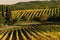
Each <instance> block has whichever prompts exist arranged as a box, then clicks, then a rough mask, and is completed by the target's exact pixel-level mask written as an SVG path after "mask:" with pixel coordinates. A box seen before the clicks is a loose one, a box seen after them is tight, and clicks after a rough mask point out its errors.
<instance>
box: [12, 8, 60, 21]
mask: <svg viewBox="0 0 60 40" xmlns="http://www.w3.org/2000/svg"><path fill="white" fill-rule="evenodd" d="M11 13H12V18H13V19H14V18H17V19H18V20H19V19H21V18H22V17H23V16H24V17H26V18H27V19H33V18H35V17H41V15H44V14H46V15H48V16H49V17H52V16H60V9H59V8H51V9H34V10H17V11H11Z"/></svg>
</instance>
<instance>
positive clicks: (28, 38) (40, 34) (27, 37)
mask: <svg viewBox="0 0 60 40" xmlns="http://www.w3.org/2000/svg"><path fill="white" fill-rule="evenodd" d="M48 26H49V27H48ZM59 26H60V25H33V26H32V25H31V26H20V27H22V28H20V27H16V28H12V29H11V28H9V29H3V30H0V40H60V27H59Z"/></svg>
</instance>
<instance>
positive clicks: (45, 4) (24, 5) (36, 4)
mask: <svg viewBox="0 0 60 40" xmlns="http://www.w3.org/2000/svg"><path fill="white" fill-rule="evenodd" d="M3 7H4V11H5V10H6V5H3ZM54 7H55V8H56V7H59V8H60V2H58V1H31V2H20V3H17V4H14V5H10V6H9V8H10V9H11V10H23V9H24V10H25V9H41V8H54ZM1 8H2V5H0V11H1Z"/></svg>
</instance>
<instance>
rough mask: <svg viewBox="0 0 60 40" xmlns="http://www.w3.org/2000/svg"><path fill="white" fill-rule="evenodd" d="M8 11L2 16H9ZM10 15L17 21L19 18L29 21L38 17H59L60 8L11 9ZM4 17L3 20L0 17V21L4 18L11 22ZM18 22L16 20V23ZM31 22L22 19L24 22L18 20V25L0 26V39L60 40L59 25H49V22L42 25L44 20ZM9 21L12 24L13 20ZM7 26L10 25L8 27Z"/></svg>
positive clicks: (41, 18) (44, 18)
mask: <svg viewBox="0 0 60 40" xmlns="http://www.w3.org/2000/svg"><path fill="white" fill-rule="evenodd" d="M8 13H9V12H4V14H3V15H4V17H3V18H5V17H9V14H8ZM1 14H2V12H0V15H1ZM11 17H12V20H13V21H14V19H16V20H17V21H18V22H19V21H20V20H21V19H26V21H28V20H29V21H30V20H32V19H34V18H40V20H41V21H42V20H46V19H48V18H49V17H55V18H58V17H60V9H59V8H50V9H49V8H47V9H33V10H32V9H29V10H15V11H11ZM1 18H2V17H1ZM6 19H7V18H5V20H4V19H1V21H2V20H4V21H8V22H11V21H10V20H6ZM8 19H10V18H8ZM36 20H38V19H36ZM1 21H0V23H1ZM53 21H54V20H53ZM8 22H6V23H8ZM14 22H15V21H14ZM18 22H16V24H17V23H18ZM33 22H34V23H33ZM33 22H30V23H29V22H28V23H27V24H26V23H24V21H23V23H24V24H22V23H21V22H19V23H20V25H19V26H17V25H16V24H15V25H8V24H7V25H8V27H7V28H0V40H60V25H57V24H56V25H53V24H52V25H51V24H49V23H48V24H47V25H44V21H43V24H40V23H41V22H35V21H33ZM6 23H5V24H6ZM11 23H12V24H13V22H11ZM4 26H5V25H4ZM9 26H11V27H10V28H9ZM13 26H14V27H13ZM15 26H16V27H15ZM1 27H2V26H1Z"/></svg>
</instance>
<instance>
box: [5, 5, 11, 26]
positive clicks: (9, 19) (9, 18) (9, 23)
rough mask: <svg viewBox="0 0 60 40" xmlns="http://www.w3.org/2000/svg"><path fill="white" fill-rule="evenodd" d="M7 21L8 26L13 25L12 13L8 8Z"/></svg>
mask: <svg viewBox="0 0 60 40" xmlns="http://www.w3.org/2000/svg"><path fill="white" fill-rule="evenodd" d="M5 20H6V21H5V23H6V24H8V25H11V24H12V17H11V12H10V9H9V7H8V6H7V7H6V14H5Z"/></svg>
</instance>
